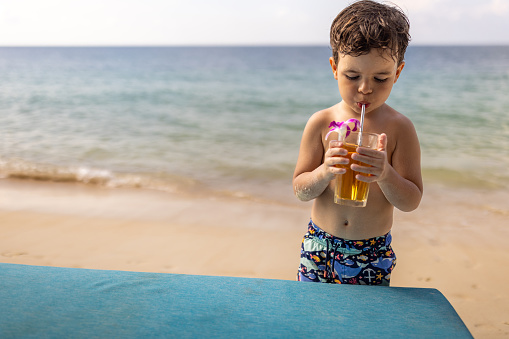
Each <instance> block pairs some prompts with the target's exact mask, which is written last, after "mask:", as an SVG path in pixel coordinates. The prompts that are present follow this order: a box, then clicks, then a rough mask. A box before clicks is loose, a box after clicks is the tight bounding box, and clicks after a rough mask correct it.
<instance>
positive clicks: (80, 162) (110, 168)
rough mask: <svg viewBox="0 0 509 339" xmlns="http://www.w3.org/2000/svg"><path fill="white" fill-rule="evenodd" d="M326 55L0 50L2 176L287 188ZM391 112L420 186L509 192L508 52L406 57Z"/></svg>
mask: <svg viewBox="0 0 509 339" xmlns="http://www.w3.org/2000/svg"><path fill="white" fill-rule="evenodd" d="M329 55H330V49H329V48H328V47H154V48H150V47H133V48H120V47H117V48H113V47H112V48H108V47H104V48H56V47H55V48H0V74H1V79H2V81H0V141H1V144H0V177H3V178H7V177H16V178H31V179H40V180H51V181H80V182H85V183H91V184H100V185H106V186H112V187H119V186H120V187H122V186H127V187H145V188H154V189H161V190H169V191H173V190H175V189H181V188H183V189H186V188H194V187H196V185H201V186H200V187H202V186H205V187H207V188H208V189H210V190H213V191H218V190H219V191H241V192H245V193H250V191H253V190H256V188H260V187H267V185H277V186H278V187H279V186H280V187H286V186H287V187H288V190H291V177H292V174H293V169H294V166H295V162H296V159H297V155H298V148H299V143H300V137H301V133H302V130H303V128H304V125H305V123H306V121H307V119H308V118H309V116H310V115H311V114H312V113H313V112H315V111H317V110H320V109H322V108H325V107H328V106H331V105H333V104H335V103H336V102H338V101H339V100H340V98H339V94H338V91H337V85H336V83H335V81H334V79H333V77H332V75H331V71H330V66H329V63H328V58H329ZM406 62H407V64H406V67H405V69H404V71H403V74H402V76H401V78H400V80H399V81H398V83H397V84H396V86H395V87H394V90H393V93H392V95H391V98H390V99H389V104H390V105H391V106H393V107H394V108H396V109H397V110H399V111H400V112H402V113H404V114H406V115H407V116H409V117H410V119H412V121H413V122H414V124H415V126H416V129H417V131H418V135H419V138H420V141H421V147H422V155H423V163H422V165H423V171H424V174H425V178H426V180H432V181H441V182H445V183H450V184H460V185H467V186H472V187H474V186H475V187H477V186H482V185H488V186H489V187H500V188H507V187H509V175H508V174H507V171H506V169H507V168H509V115H508V114H507V113H508V111H509V96H508V95H507V93H509V47H413V46H411V47H409V49H408V51H407V55H406Z"/></svg>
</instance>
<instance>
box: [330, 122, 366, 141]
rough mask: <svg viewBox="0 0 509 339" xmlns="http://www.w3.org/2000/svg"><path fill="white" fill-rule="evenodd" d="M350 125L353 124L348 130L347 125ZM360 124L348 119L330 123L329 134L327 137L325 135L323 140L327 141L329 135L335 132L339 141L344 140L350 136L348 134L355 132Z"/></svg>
mask: <svg viewBox="0 0 509 339" xmlns="http://www.w3.org/2000/svg"><path fill="white" fill-rule="evenodd" d="M351 123H353V126H352V127H351V128H350V126H349V125H348V124H351ZM360 124H361V123H360V122H359V120H357V119H348V120H346V121H341V122H335V121H332V122H331V123H330V125H329V128H330V129H331V130H330V131H329V133H327V135H325V140H327V138H328V137H329V134H331V133H332V132H337V133H338V134H339V139H340V140H341V139H343V138H346V137H347V136H348V135H349V134H350V132H355V131H356V130H357V129H358V128H359V126H360Z"/></svg>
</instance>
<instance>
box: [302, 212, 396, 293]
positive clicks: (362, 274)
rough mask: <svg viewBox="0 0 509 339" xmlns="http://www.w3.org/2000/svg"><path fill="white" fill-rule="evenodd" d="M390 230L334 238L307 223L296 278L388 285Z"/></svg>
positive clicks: (392, 257) (391, 257)
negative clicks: (354, 237)
mask: <svg viewBox="0 0 509 339" xmlns="http://www.w3.org/2000/svg"><path fill="white" fill-rule="evenodd" d="M391 240H392V236H391V232H389V233H387V234H386V235H383V236H380V237H376V238H371V239H365V240H346V239H342V238H338V237H335V236H333V235H331V234H329V233H327V232H325V231H324V230H322V229H320V228H319V227H318V226H316V225H315V224H314V223H313V221H310V222H309V227H308V232H307V233H306V235H304V239H303V240H302V248H301V256H300V257H301V259H300V267H299V272H298V275H297V280H298V281H313V282H324V283H336V284H357V285H389V282H390V279H391V272H392V270H393V269H394V266H396V255H395V254H394V251H393V250H392V247H391Z"/></svg>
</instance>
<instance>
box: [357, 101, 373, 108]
mask: <svg viewBox="0 0 509 339" xmlns="http://www.w3.org/2000/svg"><path fill="white" fill-rule="evenodd" d="M362 105H365V106H366V108H368V107H369V105H370V103H369V102H365V101H361V102H358V103H357V106H359V108H360V109H362Z"/></svg>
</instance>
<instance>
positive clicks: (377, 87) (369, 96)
mask: <svg viewBox="0 0 509 339" xmlns="http://www.w3.org/2000/svg"><path fill="white" fill-rule="evenodd" d="M330 64H331V67H332V71H333V73H334V78H335V79H336V80H337V81H338V87H339V94H340V95H341V98H342V99H343V102H342V104H343V105H346V107H347V108H348V109H350V110H351V112H352V113H357V114H360V112H361V108H362V104H365V105H366V113H367V112H371V111H374V110H376V109H377V108H379V107H380V106H382V105H383V104H384V103H385V101H386V100H387V98H388V97H389V94H391V90H392V86H393V85H394V83H396V81H397V80H398V78H399V75H400V74H401V71H402V70H403V67H404V66H405V63H402V64H401V65H399V66H398V65H397V64H396V61H395V60H394V59H393V58H392V57H391V55H389V53H387V52H383V54H380V50H377V49H373V50H371V51H370V52H369V53H368V54H364V55H360V56H355V57H354V56H350V55H341V54H340V55H339V57H338V64H337V65H336V63H335V62H334V58H330Z"/></svg>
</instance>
